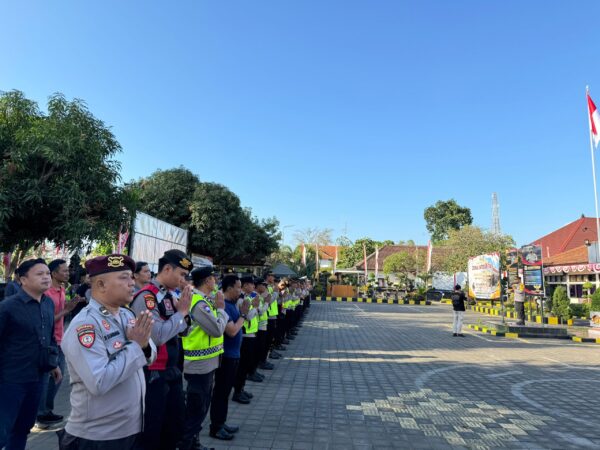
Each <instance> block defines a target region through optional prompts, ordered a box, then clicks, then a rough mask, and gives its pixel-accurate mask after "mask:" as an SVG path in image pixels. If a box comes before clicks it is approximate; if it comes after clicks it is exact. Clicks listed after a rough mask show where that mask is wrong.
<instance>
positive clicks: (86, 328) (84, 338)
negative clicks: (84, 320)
mask: <svg viewBox="0 0 600 450" xmlns="http://www.w3.org/2000/svg"><path fill="white" fill-rule="evenodd" d="M75 331H77V339H79V343H80V344H81V345H83V346H84V347H85V348H90V347H91V346H92V345H94V342H95V341H96V331H94V325H92V324H85V325H81V326H79V327H77V328H76V329H75Z"/></svg>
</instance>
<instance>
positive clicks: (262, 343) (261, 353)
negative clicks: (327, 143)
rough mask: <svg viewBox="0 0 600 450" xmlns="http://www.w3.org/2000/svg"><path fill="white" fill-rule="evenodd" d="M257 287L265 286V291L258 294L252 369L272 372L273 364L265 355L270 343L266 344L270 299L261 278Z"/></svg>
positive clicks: (264, 282)
mask: <svg viewBox="0 0 600 450" xmlns="http://www.w3.org/2000/svg"><path fill="white" fill-rule="evenodd" d="M258 285H263V286H265V291H264V292H263V293H262V294H259V297H260V305H259V307H258V333H257V335H256V339H257V345H258V349H257V351H256V361H255V364H254V369H255V370H256V368H257V367H259V368H261V369H264V370H273V368H274V366H273V364H272V363H270V362H268V361H267V355H268V354H269V346H270V343H269V342H268V334H269V331H268V329H269V306H270V304H271V302H272V299H271V296H270V294H269V291H268V289H267V283H266V281H265V280H264V279H262V278H259V279H257V280H256V286H258ZM267 299H268V301H267Z"/></svg>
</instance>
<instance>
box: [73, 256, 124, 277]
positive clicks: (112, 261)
mask: <svg viewBox="0 0 600 450" xmlns="http://www.w3.org/2000/svg"><path fill="white" fill-rule="evenodd" d="M85 268H86V269H87V271H88V275H89V276H90V277H94V276H96V275H101V274H103V273H109V272H122V271H124V270H131V272H132V273H133V272H134V271H135V261H134V260H133V259H131V258H130V257H129V256H127V255H119V254H117V253H114V254H112V255H108V256H96V257H95V258H92V259H88V260H87V261H86V262H85Z"/></svg>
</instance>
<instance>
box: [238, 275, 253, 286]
mask: <svg viewBox="0 0 600 450" xmlns="http://www.w3.org/2000/svg"><path fill="white" fill-rule="evenodd" d="M240 280H241V281H242V284H246V283H252V284H256V283H255V282H254V276H252V275H245V276H243V277H242V278H241V279H240Z"/></svg>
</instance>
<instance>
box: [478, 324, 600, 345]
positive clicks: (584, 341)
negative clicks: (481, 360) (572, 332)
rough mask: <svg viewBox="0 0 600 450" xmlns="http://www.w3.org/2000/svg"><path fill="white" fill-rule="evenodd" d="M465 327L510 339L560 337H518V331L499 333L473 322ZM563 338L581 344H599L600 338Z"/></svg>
mask: <svg viewBox="0 0 600 450" xmlns="http://www.w3.org/2000/svg"><path fill="white" fill-rule="evenodd" d="M467 328H470V329H471V330H475V331H479V332H481V333H487V334H491V335H492V336H500V337H505V338H511V339H560V338H556V337H553V338H543V337H527V338H521V337H519V334H518V333H501V332H499V331H496V330H493V329H491V328H487V327H480V326H479V325H473V324H468V325H467ZM563 340H571V341H573V342H578V343H582V344H600V338H584V337H579V336H569V337H568V339H563Z"/></svg>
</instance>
